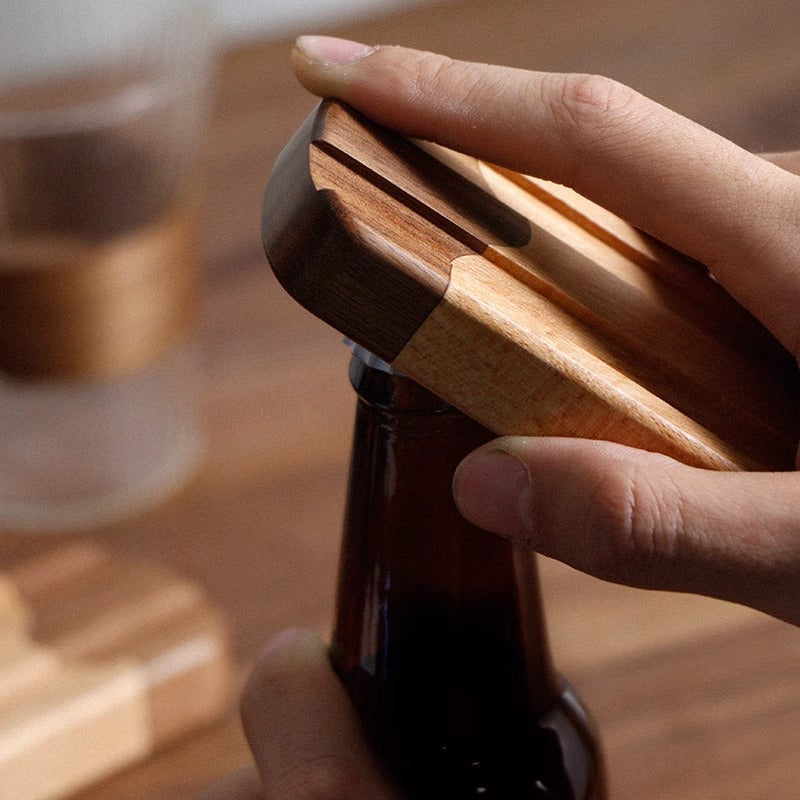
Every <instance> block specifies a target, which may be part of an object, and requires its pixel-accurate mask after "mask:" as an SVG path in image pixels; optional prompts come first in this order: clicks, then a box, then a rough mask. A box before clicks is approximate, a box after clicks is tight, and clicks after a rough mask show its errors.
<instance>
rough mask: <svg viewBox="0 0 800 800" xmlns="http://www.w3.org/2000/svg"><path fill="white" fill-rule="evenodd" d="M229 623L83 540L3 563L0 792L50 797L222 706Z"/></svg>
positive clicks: (226, 693)
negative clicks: (7, 564)
mask: <svg viewBox="0 0 800 800" xmlns="http://www.w3.org/2000/svg"><path fill="white" fill-rule="evenodd" d="M232 675H233V672H232V662H231V659H230V656H229V649H228V633H227V629H226V624H225V623H224V621H223V619H222V618H221V616H220V615H219V614H218V613H217V611H216V610H215V609H214V608H212V606H211V605H210V604H209V602H208V601H207V599H206V598H205V597H204V595H203V593H202V592H201V591H200V590H199V589H198V587H197V586H195V585H193V584H192V583H190V582H188V581H186V580H184V579H182V578H180V577H178V576H176V575H174V574H172V573H170V572H169V571H168V570H166V569H164V568H162V567H161V566H159V565H157V564H155V563H152V562H148V561H136V560H129V559H122V558H120V557H117V556H114V555H112V554H111V553H109V552H108V551H106V550H104V549H102V548H100V547H98V546H95V545H92V544H78V545H70V546H65V547H63V548H59V549H56V550H54V551H53V552H51V553H49V554H48V555H45V556H39V557H37V558H35V559H32V560H30V561H26V562H23V563H21V564H20V565H18V566H17V567H15V568H13V569H11V570H9V571H7V572H4V573H0V800H52V799H53V798H58V797H63V796H66V795H69V794H71V793H73V792H75V791H77V790H78V789H80V788H83V787H85V786H88V785H90V784H92V783H94V782H96V781H98V780H100V779H102V778H104V777H106V776H108V775H109V774H111V773H113V772H115V771H117V770H119V769H122V768H123V767H126V766H129V765H131V764H133V763H135V762H138V761H141V760H143V759H145V758H147V757H148V756H149V755H150V754H152V753H153V752H155V751H156V750H157V749H159V748H161V747H163V746H164V745H166V744H168V743H170V742H172V741H174V740H176V739H177V738H178V737H180V736H183V735H185V734H186V733H188V732H190V731H192V730H194V729H197V728H198V727H200V726H203V725H206V724H208V723H210V722H211V721H213V720H214V719H216V718H217V717H219V715H220V714H221V713H222V712H223V711H225V710H227V709H228V708H229V704H230V699H231V688H232V685H233V681H232Z"/></svg>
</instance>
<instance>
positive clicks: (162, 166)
mask: <svg viewBox="0 0 800 800" xmlns="http://www.w3.org/2000/svg"><path fill="white" fill-rule="evenodd" d="M213 33H214V28H213V25H212V18H211V14H210V10H209V8H208V6H207V5H206V4H205V3H203V2H201V0H157V1H156V0H138V2H137V3H131V2H129V1H128V0H25V2H22V0H19V1H18V2H13V3H12V4H11V10H10V13H8V12H6V13H5V14H4V21H3V25H2V26H0V529H5V530H65V529H75V528H88V527H92V526H96V525H100V524H105V523H108V522H111V521H114V520H116V519H119V518H120V517H122V516H125V515H127V514H131V513H133V512H135V511H139V510H141V509H143V508H145V507H147V506H148V505H150V504H152V503H154V502H156V501H157V500H159V499H161V498H163V497H164V496H165V495H166V494H168V493H169V492H171V491H173V490H175V489H177V488H178V487H179V486H180V485H181V484H183V483H184V482H185V481H186V480H187V479H188V478H189V477H190V476H191V475H192V474H193V472H194V469H195V467H196V465H197V464H198V460H199V454H200V452H201V451H202V447H201V444H202V439H203V436H202V424H201V422H200V419H199V409H198V407H197V403H196V396H197V392H196V388H197V379H198V377H199V376H198V369H197V366H198V365H197V360H196V357H197V353H196V346H195V342H194V339H195V335H194V334H195V322H196V313H197V310H198V304H199V303H198V301H199V299H200V294H201V279H200V270H199V251H198V239H197V236H196V220H197V212H198V208H199V192H200V178H201V176H200V174H199V167H198V154H199V149H200V146H201V143H202V140H203V136H204V133H205V130H206V127H207V118H208V105H209V96H210V82H211V74H212V71H213V70H212V65H213V55H214V53H213V50H214V47H213V43H214V42H213V39H214V36H213Z"/></svg>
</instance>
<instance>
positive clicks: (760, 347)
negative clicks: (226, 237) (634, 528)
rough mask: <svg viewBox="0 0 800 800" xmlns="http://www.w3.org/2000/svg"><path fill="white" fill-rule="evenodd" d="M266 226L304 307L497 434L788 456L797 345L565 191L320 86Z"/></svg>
mask: <svg viewBox="0 0 800 800" xmlns="http://www.w3.org/2000/svg"><path fill="white" fill-rule="evenodd" d="M262 233H263V239H264V245H265V249H266V253H267V257H268V259H269V261H270V264H271V266H272V268H273V271H274V272H275V274H276V275H277V277H278V279H279V280H280V281H281V283H282V284H283V286H284V287H285V288H286V289H287V290H288V291H289V293H290V294H292V295H293V296H294V297H295V299H297V300H298V301H299V302H300V303H301V304H302V305H304V306H305V307H306V308H308V309H309V310H310V311H312V312H313V313H314V314H316V315H317V316H319V317H320V318H322V319H323V320H325V321H326V322H328V323H330V324H331V325H333V326H334V327H335V328H337V329H338V330H340V331H341V332H342V333H344V334H346V335H347V336H349V337H350V338H352V339H353V340H355V341H356V342H358V343H359V344H361V345H362V346H364V347H366V348H367V349H368V350H370V351H372V352H374V353H375V354H377V355H378V356H380V357H381V358H383V359H384V360H386V361H387V362H389V363H390V364H391V365H392V366H393V367H395V368H396V369H398V370H400V371H402V372H404V373H406V374H408V375H409V376H411V377H412V378H415V379H416V380H418V381H419V382H420V383H422V384H423V385H425V386H426V387H427V388H428V389H430V390H431V391H433V392H435V393H436V394H438V395H440V396H441V397H442V398H444V399H445V400H447V401H448V402H450V403H452V404H453V405H455V406H457V407H459V408H460V409H461V410H463V411H464V412H466V413H467V414H469V415H470V416H472V417H474V418H475V419H477V420H479V421H480V422H482V423H483V424H484V425H486V426H487V427H489V428H491V429H492V430H494V431H495V432H496V433H499V434H530V435H562V436H582V437H591V438H599V439H608V440H611V441H616V442H620V443H622V444H628V445H632V446H636V447H641V448H645V449H649V450H654V451H658V452H662V453H665V454H667V455H670V456H673V457H675V458H678V459H680V460H682V461H684V462H686V463H688V464H691V465H696V466H702V467H711V468H716V469H767V470H776V469H789V468H792V467H793V465H794V457H795V449H796V447H797V441H798V436H799V435H800V428H799V427H798V420H799V419H800V417H798V414H797V409H798V408H799V407H800V380H798V370H797V364H796V363H795V361H794V359H792V358H791V356H790V355H789V354H788V353H787V352H786V351H785V350H784V349H783V348H782V347H781V346H780V345H779V344H778V343H777V342H776V341H775V340H774V339H773V338H772V337H771V336H770V335H769V333H768V332H767V331H766V330H765V329H764V328H763V327H762V326H761V325H760V324H759V323H758V322H757V321H756V320H755V319H754V318H753V317H751V316H750V315H749V314H748V313H747V312H745V311H744V310H743V309H742V308H741V307H740V306H739V305H737V304H736V303H735V302H734V301H733V300H732V299H731V298H730V297H729V296H728V295H727V293H725V292H724V291H723V290H722V288H721V287H720V286H719V285H718V284H717V283H716V282H715V281H714V279H713V277H712V276H710V275H709V274H708V272H707V270H706V269H705V268H704V267H702V266H701V265H699V264H697V263H695V262H692V261H690V260H688V259H686V258H684V257H683V256H681V255H679V254H678V253H676V252H674V251H672V250H670V249H669V248H667V247H665V246H664V245H662V244H660V243H659V242H656V241H654V240H652V239H651V238H649V237H647V236H645V235H643V234H642V233H641V232H640V231H638V230H636V229H635V228H633V227H632V226H630V225H628V224H627V223H626V222H625V221H623V220H621V219H619V218H618V217H616V216H614V215H613V214H611V213H610V212H608V211H607V210H605V209H603V208H601V207H599V206H597V205H595V204H594V203H592V202H590V201H588V200H587V199H586V198H584V197H582V196H580V195H578V194H576V193H575V192H573V191H571V190H570V189H568V188H566V187H563V186H558V185H555V184H552V183H548V182H546V181H542V180H538V179H536V178H533V177H530V176H526V175H521V174H518V173H512V172H510V171H508V170H504V169H501V168H498V167H494V166H492V165H489V164H485V163H482V162H479V161H477V160H475V159H473V158H470V157H467V156H464V155H461V154H458V153H454V152H452V151H449V150H445V149H444V148H440V147H437V146H434V145H430V144H425V143H416V142H411V141H409V140H407V139H404V138H402V137H400V136H397V135H395V134H393V133H390V132H387V131H385V130H383V129H381V128H379V127H377V126H375V125H374V124H372V123H370V122H369V121H368V120H366V119H364V118H363V117H361V116H360V115H358V114H357V113H355V112H354V111H352V110H351V109H349V108H347V107H346V106H344V105H341V104H339V103H336V102H332V101H325V102H323V103H322V104H321V105H320V106H319V107H318V108H317V110H316V111H315V112H314V113H313V114H312V116H311V117H310V118H309V120H308V121H307V122H306V124H305V125H304V126H303V127H302V128H301V129H300V131H298V133H297V134H296V135H295V137H294V138H293V139H292V141H291V142H290V143H289V144H288V145H287V147H286V148H285V150H284V151H283V153H282V154H281V156H280V158H279V159H278V161H277V162H276V165H275V168H274V169H273V172H272V175H271V177H270V181H269V184H268V186H267V191H266V196H265V201H264V210H263V228H262Z"/></svg>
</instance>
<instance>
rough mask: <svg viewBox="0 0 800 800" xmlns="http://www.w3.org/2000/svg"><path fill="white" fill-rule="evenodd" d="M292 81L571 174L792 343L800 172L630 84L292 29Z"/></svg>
mask: <svg viewBox="0 0 800 800" xmlns="http://www.w3.org/2000/svg"><path fill="white" fill-rule="evenodd" d="M293 64H294V67H295V71H296V72H297V75H298V77H299V79H300V81H301V82H302V83H303V84H304V85H305V86H306V87H307V88H308V89H310V90H311V91H312V92H314V93H316V94H319V95H321V96H329V97H336V98H338V99H341V100H343V101H344V102H346V103H349V104H350V105H352V106H354V107H355V108H357V109H359V110H360V111H362V112H363V113H364V114H366V115H367V116H369V117H370V118H372V119H373V120H375V121H376V122H378V123H380V124H382V125H385V126H386V127H389V128H392V129H394V130H397V131H399V132H400V133H403V134H405V135H408V136H411V137H414V138H419V139H426V140H431V141H435V142H437V143H439V144H442V145H444V146H446V147H450V148H452V149H455V150H459V151H461V152H465V153H468V154H470V155H473V156H476V157H478V158H481V159H483V160H486V161H490V162H493V163H496V164H500V165H503V166H505V167H508V168H510V169H514V170H517V171H519V172H524V173H529V174H533V175H536V176H538V177H542V178H547V179H549V180H552V181H556V182H558V183H563V184H566V185H568V186H571V187H572V188H573V189H575V190H577V191H578V192H580V193H581V194H584V195H586V196H587V197H589V198H591V199H592V200H594V201H596V202H598V203H600V204H601V205H603V206H605V207H606V208H608V209H610V210H611V211H614V212H615V213H617V214H618V215H620V216H621V217H623V218H625V219H627V220H628V221H629V222H631V223H632V224H633V225H636V226H637V227H639V228H641V229H642V230H644V231H646V232H648V233H650V234H652V235H653V236H655V237H656V238H658V239H661V240H662V241H664V242H666V243H667V244H669V245H671V246H673V247H675V248H676V249H678V250H680V251H682V252H684V253H685V254H687V255H688V256H690V257H692V258H695V259H697V260H698V261H700V262H702V263H704V264H705V265H706V266H707V267H708V268H709V269H710V270H711V272H712V273H713V274H714V276H715V277H716V278H717V279H718V280H719V281H720V282H721V283H722V284H723V285H724V286H725V288H726V289H728V291H729V292H731V294H733V295H734V297H736V298H737V299H738V300H739V301H740V302H741V303H742V304H743V305H745V306H746V307H747V308H749V309H750V311H752V312H753V313H754V314H755V315H756V316H758V317H759V318H760V319H761V320H762V321H763V322H764V323H765V324H766V325H767V326H768V327H769V328H770V329H771V330H772V332H773V333H774V334H775V335H776V336H777V337H778V338H779V339H780V340H781V341H782V342H783V343H784V345H785V346H787V347H788V348H789V349H791V350H792V351H793V352H795V353H796V352H797V351H798V342H799V340H800V335H799V334H798V323H797V321H796V319H797V315H796V314H795V309H796V308H797V307H798V301H800V279H798V275H797V252H798V249H799V248H800V229H799V226H800V223H798V220H800V180H798V178H797V177H796V176H795V175H793V174H791V173H790V172H788V171H787V170H784V169H782V168H781V167H780V166H778V165H776V164H774V163H770V162H768V161H766V160H764V159H762V158H759V157H758V156H756V155H753V154H751V153H748V152H746V151H745V150H743V149H741V148H740V147H738V146H737V145H735V144H734V143H732V142H730V141H728V140H726V139H724V138H723V137H721V136H719V135H717V134H715V133H713V132H712V131H710V130H708V129H706V128H703V127H702V126H700V125H698V124H696V123H694V122H692V121H690V120H688V119H686V118H685V117H682V116H680V115H679V114H676V113H674V112H672V111H670V110H668V109H666V108H664V107H663V106H661V105H659V104H658V103H655V102H653V101H651V100H648V99H647V98H645V97H643V96H642V95H640V94H638V93H636V92H635V91H633V90H632V89H630V88H628V87H626V86H624V85H622V84H619V83H617V82H615V81H612V80H609V79H607V78H603V77H599V76H595V75H570V74H552V73H543V72H529V71H526V70H519V69H511V68H507V67H498V66H491V65H485V64H474V63H470V62H464V61H454V60H452V59H449V58H446V57H444V56H440V55H436V54H433V53H426V52H421V51H417V50H409V49H406V48H402V47H385V46H380V47H367V46H365V45H360V44H357V43H352V42H344V41H342V40H336V39H328V38H326V37H301V38H300V39H299V40H298V43H297V46H296V47H295V51H294V54H293Z"/></svg>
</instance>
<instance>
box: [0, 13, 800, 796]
mask: <svg viewBox="0 0 800 800" xmlns="http://www.w3.org/2000/svg"><path fill="white" fill-rule="evenodd" d="M315 32H320V31H315ZM325 32H330V29H327V30H326V31H325ZM336 32H338V33H341V34H344V35H347V36H351V37H353V38H361V39H363V40H366V41H371V42H372V41H381V42H388V43H403V44H408V45H413V46H419V47H424V48H428V49H435V50H440V51H443V52H446V53H448V54H450V55H453V56H456V57H463V58H469V59H474V60H483V61H492V62H498V63H506V64H511V65H514V66H519V67H527V68H535V69H548V70H551V69H552V70H575V71H592V72H600V73H605V74H608V75H611V76H613V77H615V78H618V79H621V80H623V81H625V82H627V83H629V84H631V85H632V86H634V87H635V88H637V89H639V90H641V91H643V92H645V93H647V94H649V95H650V96H652V97H654V98H655V99H657V100H659V101H661V102H663V103H664V104H666V105H669V106H671V107H673V108H675V109H677V110H679V111H681V112H683V113H686V114H687V115H689V116H692V117H694V118H695V119H697V120H699V121H700V122H703V123H705V124H707V125H709V126H711V127H713V128H715V129H716V130H718V131H720V132H721V133H723V134H725V135H727V136H729V137H731V138H733V139H734V140H736V141H737V142H739V143H741V144H742V145H744V146H746V147H748V148H751V149H763V150H774V149H781V148H789V147H792V146H800V131H799V130H798V125H797V122H798V119H800V80H798V78H799V76H800V46H798V43H800V13H798V7H797V1H796V0H772V1H771V2H770V3H764V2H754V1H753V2H751V0H736V2H731V0H672V2H668V3H665V2H663V0H582V1H581V0H559V2H545V1H544V0H538V1H537V0H493V1H492V2H488V0H463V1H461V2H445V3H441V4H433V5H427V6H423V7H419V8H414V9H410V10H406V11H403V12H401V13H397V14H393V15H391V16H387V17H383V18H380V19H373V20H369V21H362V22H358V23H357V24H356V23H353V24H349V25H347V26H342V27H340V28H338V29H337V30H336ZM290 46H291V43H290V41H289V40H285V41H272V42H264V43H253V44H251V45H248V46H247V47H244V48H241V49H238V50H236V51H234V52H229V53H226V54H225V57H224V59H223V64H222V68H221V73H220V78H219V86H218V95H217V102H216V105H215V110H214V118H213V122H212V127H211V131H210V136H209V141H208V147H207V165H208V186H209V197H208V202H207V205H206V211H205V213H206V217H207V223H206V225H205V229H204V230H205V252H206V263H207V276H208V291H207V303H206V310H205V315H204V318H203V320H202V329H201V331H200V335H201V341H202V345H203V353H204V373H203V376H202V381H203V384H202V400H203V403H204V411H205V415H206V422H207V428H208V440H209V444H208V452H207V456H206V459H205V462H204V464H203V466H202V469H201V472H200V474H199V475H198V477H197V479H196V480H195V481H194V482H193V483H192V485H191V486H190V487H189V488H188V489H187V490H185V491H184V492H182V493H181V494H180V496H178V497H176V498H173V499H172V500H171V501H169V502H168V503H166V504H164V505H162V506H161V507H159V508H157V509H153V510H152V511H150V512H148V513H146V514H143V515H140V516H138V517H137V518H135V519H132V520H129V521H126V522H125V523H122V524H118V525H115V526H113V527H110V528H107V529H103V530H101V531H96V532H93V533H92V534H91V536H92V538H94V539H97V540H100V541H103V542H106V543H108V544H109V545H110V546H112V547H113V548H115V549H116V550H118V551H119V552H121V553H137V554H145V555H148V556H150V557H154V558H158V559H160V560H161V561H163V562H164V563H166V564H169V565H171V566H173V567H175V568H176V569H178V570H180V571H181V572H182V573H183V574H184V575H186V576H188V577H190V578H193V579H195V580H197V581H199V582H201V583H202V584H203V585H204V586H205V587H206V589H207V591H208V593H209V594H210V595H211V597H212V598H213V599H214V600H215V601H216V602H217V603H218V604H219V605H220V606H221V607H222V608H223V609H225V610H226V611H227V613H228V614H229V617H230V619H231V623H232V626H233V632H234V641H235V647H236V653H237V656H238V658H239V659H240V662H241V664H242V670H243V674H244V672H245V670H246V668H247V665H248V664H249V663H250V662H251V661H252V659H253V658H254V657H255V656H256V654H257V653H258V651H259V648H260V646H261V644H262V643H263V642H264V641H265V640H266V639H267V638H269V637H270V636H271V635H272V634H274V633H275V632H276V631H278V630H280V629H282V628H284V627H286V626H289V625H305V626H310V627H312V628H315V629H317V630H318V631H320V632H322V633H325V632H326V631H327V629H328V626H329V623H330V621H331V607H332V597H333V583H334V576H335V570H336V560H337V550H338V539H339V527H340V519H341V514H342V503H343V494H344V483H345V472H346V467H347V459H348V450H349V439H350V432H351V419H352V411H353V395H352V392H351V389H350V387H349V384H348V382H347V377H346V372H347V362H348V353H347V350H346V348H345V347H344V346H343V345H342V343H341V340H340V337H339V336H338V335H337V334H336V333H335V332H333V331H331V330H330V329H328V328H326V327H325V326H324V325H323V324H321V323H319V322H318V321H316V320H315V319H313V318H311V317H310V316H309V315H308V314H307V313H306V312H304V311H303V310H302V309H300V308H299V307H297V306H296V305H295V304H294V302H293V301H292V300H290V299H289V297H288V296H287V295H285V294H284V293H283V291H282V290H281V289H280V288H279V287H278V285H277V284H276V282H275V280H274V279H273V277H272V276H271V273H270V272H269V270H268V268H267V266H266V263H265V260H264V257H263V255H262V252H261V247H260V241H259V213H260V202H261V193H262V191H263V187H264V184H265V182H266V178H267V175H268V172H269V169H270V166H271V164H272V162H273V160H274V159H275V157H276V155H277V153H278V151H279V149H280V148H281V146H282V145H283V144H284V143H285V142H286V141H287V140H288V139H289V137H290V136H291V134H292V133H293V132H294V130H295V129H296V128H297V127H298V126H299V125H300V123H301V122H302V120H303V119H304V117H305V116H306V114H307V113H308V112H309V111H310V109H311V107H312V105H313V102H314V100H313V99H312V98H311V97H309V96H308V95H306V94H305V93H304V92H303V91H302V89H301V88H300V87H299V86H298V85H296V84H295V82H294V80H293V78H292V75H291V72H290V69H289V66H288V54H289V49H290ZM64 538H67V539H69V540H71V539H74V538H81V537H80V536H72V537H64ZM64 538H60V537H58V538H55V537H35V536H21V535H15V534H14V533H13V532H6V533H4V534H1V535H0V558H2V563H8V562H10V561H11V560H13V559H17V558H20V557H22V556H25V555H30V554H32V553H36V552H38V551H40V550H42V549H45V548H48V547H51V546H53V544H54V543H55V542H56V541H59V542H60V541H63V540H64ZM541 567H542V572H543V591H544V595H545V599H546V606H547V609H548V622H549V628H550V633H551V639H552V645H553V650H554V652H555V659H556V663H557V664H558V666H559V668H560V669H561V671H562V672H564V673H565V674H566V675H567V676H568V677H569V678H570V679H571V681H572V682H573V683H574V684H575V685H576V686H577V688H578V689H579V691H580V692H581V694H582V695H583V697H584V699H585V700H586V702H587V704H588V705H589V707H590V708H591V709H592V710H593V712H594V714H595V717H596V719H597V722H598V725H599V728H600V731H601V735H602V738H603V742H604V747H605V751H606V754H607V760H608V768H609V773H610V780H611V789H612V792H611V796H612V797H613V798H615V799H616V800H642V799H643V798H647V800H661V798H663V799H664V800H666V799H667V798H680V800H690V799H691V800H695V799H696V800H701V799H702V800H711V799H712V798H726V800H728V799H730V798H745V799H747V800H752V799H759V798H770V799H771V800H776V799H777V798H787V800H788V798H797V797H799V796H800V632H798V631H797V630H795V629H793V628H791V627H789V626H787V625H784V624H782V623H779V622H776V621H774V620H771V619H769V618H766V617H764V616H762V615H760V614H757V613H754V612H750V611H747V610H744V609H741V608H738V607H735V606H731V605H727V604H723V603H719V602H716V601H710V600H705V599H701V598H695V597H690V596H678V595H671V594H666V593H647V592H641V591H636V590H633V589H626V588H619V587H614V586H611V585H608V584H605V583H602V582H600V581H597V580H594V579H592V578H589V577H587V576H584V575H581V574H579V573H576V572H574V571H572V570H570V569H568V568H565V567H563V566H560V565H558V564H556V563H554V562H550V561H545V560H543V561H542V562H541ZM248 760H249V756H248V752H247V748H246V746H245V744H244V741H243V739H242V736H241V733H240V732H239V728H238V722H237V720H236V715H235V712H234V711H233V710H232V712H231V715H230V717H229V718H228V719H227V720H225V721H223V723H221V724H220V725H218V726H217V727H215V728H214V729H212V730H208V731H205V732H203V733H202V734H200V735H197V736H194V737H192V738H191V739H189V740H186V741H184V742H182V743H180V744H178V745H176V746H175V747H173V748H172V749H170V750H169V751H167V752H165V753H162V754H160V755H158V756H156V757H155V758H153V759H152V760H150V761H148V762H147V763H144V764H142V765H140V766H138V767H136V768H134V769H132V770H130V771H129V772H126V773H125V774H122V775H119V776H116V777H114V778H112V779H110V780H108V781H106V782H105V783H103V784H102V785H100V786H98V787H95V788H93V789H92V790H90V791H86V792H85V793H83V794H82V795H81V800H124V799H127V798H137V800H166V799H167V798H170V799H173V798H183V797H193V796H196V795H197V794H198V793H200V792H202V791H203V790H204V788H205V787H207V786H208V785H210V784H211V783H213V782H214V781H215V780H216V779H217V778H219V777H220V776H223V775H225V774H226V773H229V772H230V771H232V770H235V769H237V768H239V767H240V766H242V765H244V764H247V763H248Z"/></svg>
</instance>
